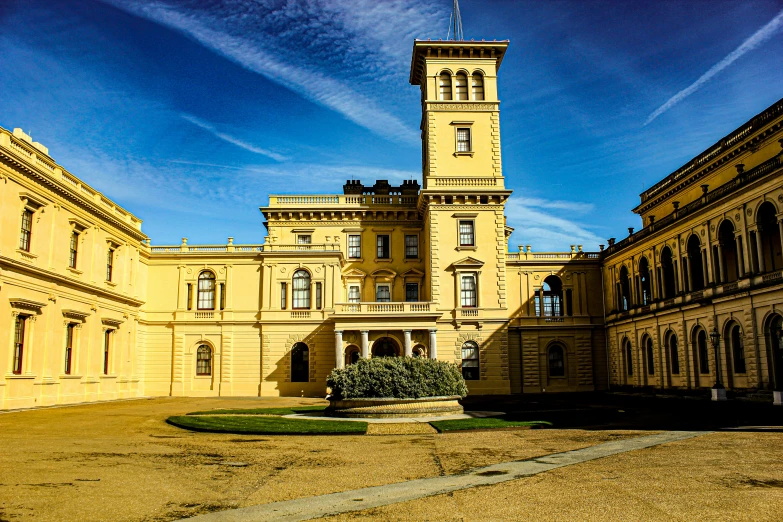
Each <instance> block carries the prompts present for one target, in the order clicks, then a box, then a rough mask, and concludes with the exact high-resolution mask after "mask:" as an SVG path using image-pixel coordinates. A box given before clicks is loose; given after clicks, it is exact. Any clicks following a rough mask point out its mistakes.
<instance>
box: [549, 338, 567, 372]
mask: <svg viewBox="0 0 783 522" xmlns="http://www.w3.org/2000/svg"><path fill="white" fill-rule="evenodd" d="M549 376H550V377H565V353H564V352H563V347H562V346H560V345H559V344H556V345H554V346H552V347H551V348H549Z"/></svg>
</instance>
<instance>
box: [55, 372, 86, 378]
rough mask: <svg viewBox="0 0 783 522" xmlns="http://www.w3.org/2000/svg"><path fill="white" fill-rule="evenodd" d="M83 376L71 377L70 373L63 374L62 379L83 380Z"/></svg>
mask: <svg viewBox="0 0 783 522" xmlns="http://www.w3.org/2000/svg"><path fill="white" fill-rule="evenodd" d="M81 378H82V376H81V375H71V374H70V373H63V374H61V375H60V379H81Z"/></svg>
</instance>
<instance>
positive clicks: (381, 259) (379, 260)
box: [375, 257, 394, 263]
mask: <svg viewBox="0 0 783 522" xmlns="http://www.w3.org/2000/svg"><path fill="white" fill-rule="evenodd" d="M375 262H376V263H393V262H394V259H392V258H390V257H387V258H377V257H376V258H375Z"/></svg>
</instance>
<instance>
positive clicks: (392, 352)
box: [372, 337, 400, 357]
mask: <svg viewBox="0 0 783 522" xmlns="http://www.w3.org/2000/svg"><path fill="white" fill-rule="evenodd" d="M399 355H400V346H399V345H398V344H397V341H395V340H394V339H392V338H391V337H381V338H380V339H378V340H376V341H375V342H374V343H373V345H372V356H373V357H399Z"/></svg>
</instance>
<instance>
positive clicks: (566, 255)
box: [506, 247, 601, 261]
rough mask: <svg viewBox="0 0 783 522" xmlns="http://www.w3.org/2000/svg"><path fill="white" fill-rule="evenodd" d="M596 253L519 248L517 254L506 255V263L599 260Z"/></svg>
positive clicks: (509, 253) (598, 255)
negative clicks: (538, 250) (535, 250)
mask: <svg viewBox="0 0 783 522" xmlns="http://www.w3.org/2000/svg"><path fill="white" fill-rule="evenodd" d="M600 257H601V255H600V254H599V253H598V252H578V251H574V252H531V251H529V250H528V251H525V250H523V247H519V252H508V253H506V261H565V260H570V259H595V260H598V259H600Z"/></svg>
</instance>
